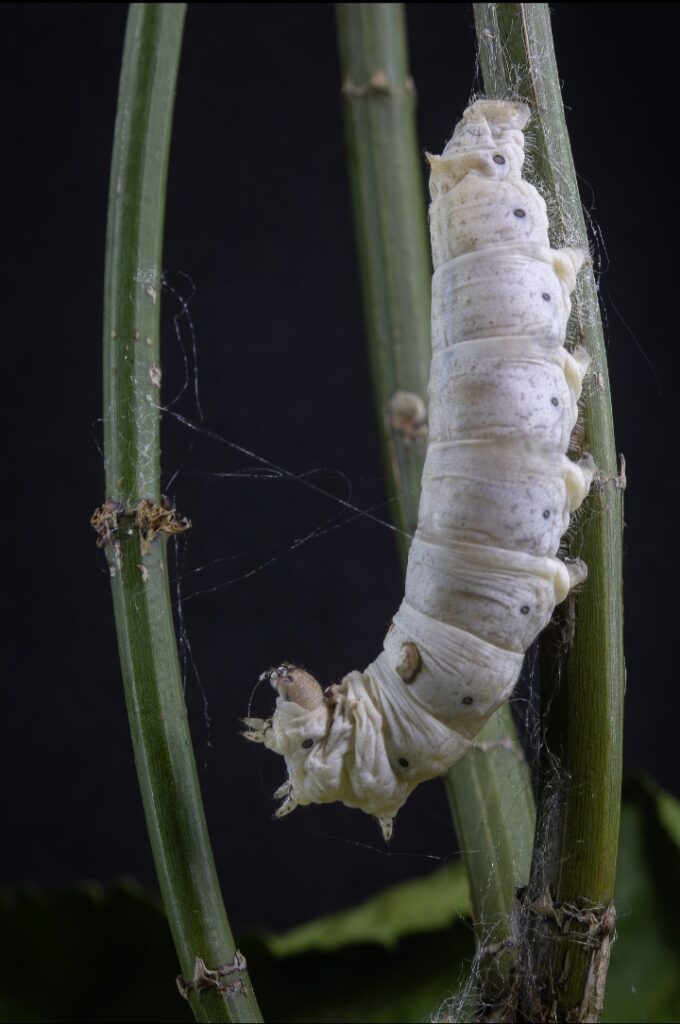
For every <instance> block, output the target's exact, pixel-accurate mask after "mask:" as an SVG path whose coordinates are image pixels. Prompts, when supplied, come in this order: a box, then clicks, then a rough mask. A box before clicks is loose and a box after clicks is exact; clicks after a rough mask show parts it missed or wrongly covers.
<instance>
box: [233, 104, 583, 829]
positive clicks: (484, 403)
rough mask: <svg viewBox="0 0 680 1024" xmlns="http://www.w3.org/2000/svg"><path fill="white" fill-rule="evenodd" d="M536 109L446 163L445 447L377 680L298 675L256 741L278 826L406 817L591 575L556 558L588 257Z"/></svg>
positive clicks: (372, 668)
mask: <svg viewBox="0 0 680 1024" xmlns="http://www.w3.org/2000/svg"><path fill="white" fill-rule="evenodd" d="M528 117H529V110H528V108H527V107H526V106H525V105H524V104H521V103H514V102H506V101H495V100H477V102H475V103H473V104H472V106H470V107H469V108H468V109H467V110H466V111H465V113H464V115H463V118H462V120H461V121H460V122H459V124H458V125H457V127H456V129H455V132H454V134H453V137H452V138H451V140H450V142H449V143H448V145H447V146H446V148H445V149H444V152H443V154H442V155H441V156H434V157H430V165H431V178H430V192H431V197H432V204H431V206H430V231H431V239H432V256H433V264H434V276H433V281H432V367H431V372H430V384H429V441H428V450H427V456H426V459H425V467H424V472H423V483H422V494H421V500H420V508H419V516H418V528H417V531H416V534H415V536H414V538H413V542H412V545H411V549H410V554H409V560H408V569H407V574H406V588H405V597H404V600H403V602H402V604H401V606H400V608H399V610H398V611H397V613H396V614H395V616H394V619H393V622H392V624H391V626H390V628H389V630H388V633H387V636H386V637H385V640H384V644H383V650H382V652H381V653H380V654H379V656H378V657H377V658H376V660H375V661H374V662H372V663H371V664H370V665H369V666H368V668H366V669H365V670H364V671H363V672H358V671H354V672H350V673H349V674H348V675H346V676H345V677H344V679H343V680H342V681H341V682H340V683H339V684H336V685H333V686H330V687H328V688H327V689H326V690H325V691H323V690H322V688H321V686H320V685H319V683H318V682H317V681H316V680H315V679H314V678H313V677H312V676H311V675H309V674H308V673H307V672H306V671H304V670H302V669H300V668H296V667H295V666H292V665H289V664H287V663H284V664H282V665H280V666H278V667H277V668H276V669H272V670H270V671H269V672H267V673H265V676H266V677H267V678H268V679H269V680H270V681H271V683H272V685H273V686H274V688H275V690H276V691H277V693H278V697H277V700H276V709H275V711H274V714H273V716H272V717H271V718H270V719H268V720H263V719H252V718H251V719H246V720H245V721H246V724H247V725H248V727H249V732H248V733H247V734H246V735H247V736H248V738H250V739H253V740H255V741H258V742H263V743H264V744H265V745H266V746H267V747H268V748H269V749H271V750H273V751H276V752H277V753H279V754H282V755H283V757H284V758H285V761H286V767H287V770H288V778H287V780H286V781H285V782H284V784H283V785H282V786H281V787H280V789H279V790H278V791H277V793H276V796H277V797H280V798H282V801H283V802H282V804H281V806H280V807H279V809H278V811H277V816H281V815H284V814H287V813H289V812H290V811H292V810H293V809H294V808H295V807H297V806H298V805H301V804H302V805H304V804H310V803H328V802H331V801H335V800H340V801H342V802H343V803H344V804H346V805H347V806H349V807H357V808H360V809H361V810H363V811H366V812H367V813H369V814H372V815H375V817H376V818H377V819H378V821H379V823H380V825H381V827H382V829H383V834H384V835H385V837H386V838H389V836H390V834H391V830H392V821H393V818H394V816H395V814H396V812H397V811H398V810H399V808H400V807H401V806H402V804H403V803H404V801H405V800H406V798H407V797H408V795H409V794H410V793H411V792H412V791H413V789H414V788H415V786H417V785H418V784H419V783H420V782H423V781H425V780H426V779H431V778H433V777H435V776H437V775H441V774H443V773H444V772H446V771H447V770H448V769H449V768H450V767H451V766H452V765H453V764H455V762H456V761H458V760H459V759H460V758H461V757H463V755H464V754H465V753H466V751H467V750H468V749H469V747H470V745H471V743H472V741H473V740H474V737H475V736H476V735H477V733H478V732H479V730H480V729H481V728H482V726H483V725H484V723H485V722H486V721H487V719H488V718H489V716H490V715H491V714H492V713H493V712H494V711H495V710H496V709H497V708H498V707H499V706H500V705H501V704H502V702H503V701H505V700H507V698H508V697H509V696H510V694H511V693H512V691H513V688H514V686H515V684H516V682H517V679H518V677H519V674H520V671H521V668H522V662H523V657H524V653H525V651H526V650H527V648H528V647H529V645H530V644H531V643H532V641H533V640H534V639H535V638H536V636H537V635H538V634H539V633H540V631H541V630H542V629H543V628H544V627H545V625H546V624H547V623H548V621H549V620H550V618H551V616H552V613H553V610H554V607H555V605H556V604H557V603H559V602H560V601H562V600H564V598H565V597H566V595H567V593H568V592H569V590H570V589H571V587H573V586H574V585H575V584H576V583H579V582H582V581H583V579H584V578H585V575H586V569H585V566H584V565H583V563H581V562H579V561H578V560H574V561H570V562H568V563H565V561H563V560H561V559H560V558H558V557H556V556H557V553H558V549H559V546H560V541H561V538H562V536H563V535H564V533H565V531H566V530H567V527H568V525H569V518H570V515H571V514H572V513H573V512H574V511H575V510H576V509H577V508H578V507H579V505H580V504H581V502H582V501H583V499H584V497H585V496H586V494H587V492H588V489H589V487H590V483H591V480H592V477H593V472H594V468H595V467H594V464H593V460H592V458H591V457H590V456H589V455H584V456H583V457H582V458H581V459H580V461H579V462H574V461H572V460H571V459H570V458H568V456H567V454H566V452H567V448H568V445H569V439H570V436H571V432H572V430H573V428H574V425H575V423H576V419H577V412H578V410H577V403H578V399H579V396H580V393H581V384H582V380H583V377H584V374H585V373H586V370H587V367H588V356H587V354H586V353H585V351H584V350H583V349H581V348H577V349H576V350H575V351H574V352H572V353H569V352H567V350H566V348H565V347H564V343H565V338H566V329H567V321H568V319H569V315H570V312H571V301H570V295H571V293H572V291H573V289H574V287H575V284H576V278H577V274H578V272H579V270H580V268H581V266H582V264H583V262H584V260H585V258H586V256H587V254H585V253H583V252H581V251H579V250H576V249H569V248H565V249H559V250H555V249H551V248H550V243H549V239H548V227H549V224H548V216H547V211H546V204H545V202H544V200H543V198H542V197H541V195H540V194H539V193H538V191H537V190H536V189H535V188H534V186H533V185H531V184H530V183H529V182H527V181H525V180H524V179H523V178H522V166H523V162H524V135H523V128H524V127H525V125H526V122H527V120H528Z"/></svg>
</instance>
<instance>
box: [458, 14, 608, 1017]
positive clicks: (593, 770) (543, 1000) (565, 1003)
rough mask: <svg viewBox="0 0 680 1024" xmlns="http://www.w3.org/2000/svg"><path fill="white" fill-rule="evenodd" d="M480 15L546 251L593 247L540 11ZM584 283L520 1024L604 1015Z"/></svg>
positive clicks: (599, 631) (595, 520)
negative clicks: (567, 513) (576, 425)
mask: <svg viewBox="0 0 680 1024" xmlns="http://www.w3.org/2000/svg"><path fill="white" fill-rule="evenodd" d="M474 7H475V19H476V24H477V35H478V38H479V40H480V58H481V65H482V70H483V74H484V84H485V88H486V93H487V95H489V96H500V97H507V96H509V95H511V96H513V97H515V96H520V97H522V98H525V99H526V100H528V101H529V103H530V104H531V106H532V109H533V111H534V114H535V117H534V119H533V131H534V137H533V142H534V145H533V147H532V158H533V159H532V162H533V173H534V177H535V179H536V180H537V182H538V183H539V185H540V187H541V189H542V191H543V193H544V195H545V196H546V199H547V201H548V204H549V209H550V212H551V215H552V217H551V219H552V222H553V227H554V238H553V244H556V245H572V246H577V247H580V248H587V245H588V240H587V232H586V227H585V223H584V219H583V214H582V209H581V203H580V199H579V194H578V185H577V181H576V174H575V171H574V166H573V159H572V155H571V149H570V146H569V137H568V134H567V129H566V124H565V119H564V110H563V106H562V99H561V95H560V84H559V76H558V73H557V66H556V62H555V55H554V49H553V42H552V33H551V29H550V14H549V9H548V5H547V4H475V5H474ZM580 280H581V283H580V287H579V289H578V292H577V294H576V296H575V303H574V307H575V311H574V315H573V316H574V319H573V327H574V331H573V335H574V338H575V340H578V341H579V342H580V343H582V344H583V345H584V346H585V348H586V349H587V351H588V352H589V353H590V355H591V357H592V359H593V364H594V371H595V372H594V380H595V381H596V386H593V387H592V388H591V389H589V393H588V397H587V401H586V403H585V410H584V413H585V416H584V437H583V441H582V448H583V450H587V451H589V452H591V453H592V455H593V456H594V458H595V461H596V463H597V466H598V468H599V473H598V476H597V478H596V481H595V484H594V486H593V488H592V490H591V494H590V496H589V498H588V500H587V502H586V504H585V506H584V510H583V512H582V513H581V514H580V516H579V517H578V520H577V523H576V528H575V531H574V535H573V538H572V542H571V546H572V551H573V552H574V553H575V554H577V555H579V556H580V557H582V558H583V559H584V560H585V561H586V563H587V565H588V572H589V575H588V581H587V583H586V585H585V586H584V587H583V589H582V592H581V593H580V594H579V595H578V598H577V601H576V603H575V605H574V603H572V604H571V605H568V606H567V607H566V608H563V609H562V610H561V613H560V616H559V617H558V619H557V620H556V621H555V623H554V624H553V626H552V628H551V630H550V631H549V632H548V633H547V634H545V635H544V637H543V639H542V652H543V657H542V664H541V683H542V704H543V708H542V732H543V744H542V761H541V788H540V798H539V822H538V830H537V841H536V846H535V850H534V858H533V862H532V868H531V880H530V885H529V889H528V892H527V894H526V896H525V900H524V904H523V909H524V912H525V915H526V927H527V948H526V958H525V962H524V965H523V967H524V971H523V974H522V976H521V977H520V983H519V1008H518V1014H519V1018H520V1019H528V1020H573V1021H585V1020H588V1021H591V1020H592V1021H596V1020H598V1019H599V1016H600V1014H601V1009H602V1000H603V994H604V983H605V980H606V971H607V963H608V956H609V946H610V941H611V932H612V929H613V923H614V909H613V904H612V900H613V894H614V878H615V871H616V856H617V847H618V831H619V809H620V791H621V748H622V705H623V691H624V681H625V669H624V660H623V637H622V586H621V550H622V548H621V546H622V527H623V519H622V490H623V486H624V483H625V481H624V480H623V479H622V475H621V474H620V473H619V469H618V466H617V457H616V448H615V444H614V430H613V421H612V411H611V402H610V397H609V380H608V375H607V361H606V353H605V347H604V338H603V333H602V325H601V320H600V315H599V306H598V299H597V290H596V285H595V280H594V277H593V274H592V271H591V270H588V271H585V272H584V273H583V274H582V275H581V279H580ZM576 612H577V613H578V623H576V621H575V614H576ZM565 638H568V639H567V642H565Z"/></svg>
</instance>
